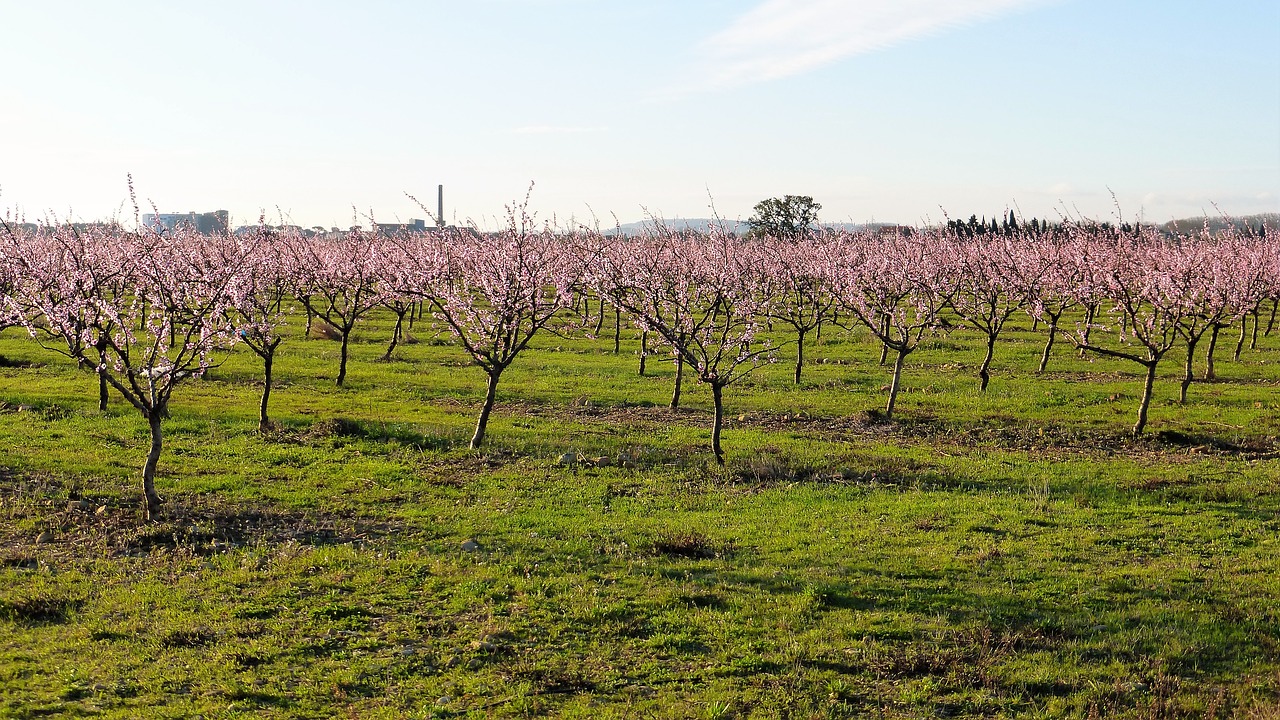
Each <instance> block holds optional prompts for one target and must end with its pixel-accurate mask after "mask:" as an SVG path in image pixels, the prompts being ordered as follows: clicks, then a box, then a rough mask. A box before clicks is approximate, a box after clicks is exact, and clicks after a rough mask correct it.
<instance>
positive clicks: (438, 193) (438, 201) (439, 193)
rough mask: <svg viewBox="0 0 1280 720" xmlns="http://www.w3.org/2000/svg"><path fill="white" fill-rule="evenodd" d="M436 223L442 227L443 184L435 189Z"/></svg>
mask: <svg viewBox="0 0 1280 720" xmlns="http://www.w3.org/2000/svg"><path fill="white" fill-rule="evenodd" d="M436 225H438V226H439V227H444V186H443V185H441V186H440V187H439V188H437V189H436Z"/></svg>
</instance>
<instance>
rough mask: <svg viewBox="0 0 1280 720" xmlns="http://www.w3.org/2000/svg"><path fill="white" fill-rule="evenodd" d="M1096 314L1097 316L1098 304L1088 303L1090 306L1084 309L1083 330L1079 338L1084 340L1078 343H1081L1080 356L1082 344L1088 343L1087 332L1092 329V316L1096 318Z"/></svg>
mask: <svg viewBox="0 0 1280 720" xmlns="http://www.w3.org/2000/svg"><path fill="white" fill-rule="evenodd" d="M1097 316H1098V306H1097V305H1090V306H1089V307H1088V308H1087V309H1086V310H1085V314H1084V332H1083V333H1082V335H1081V338H1080V339H1081V340H1083V341H1084V342H1082V343H1080V345H1081V348H1080V357H1084V347H1083V346H1084V345H1088V344H1089V333H1090V332H1092V331H1093V320H1094V318H1096V317H1097Z"/></svg>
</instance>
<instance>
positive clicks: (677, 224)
mask: <svg viewBox="0 0 1280 720" xmlns="http://www.w3.org/2000/svg"><path fill="white" fill-rule="evenodd" d="M657 222H658V223H661V224H663V225H665V226H666V227H668V228H672V229H675V230H695V231H697V232H704V233H705V232H710V230H711V228H713V227H718V226H724V227H726V228H728V229H729V231H730V232H732V233H734V234H735V235H746V234H747V231H748V230H749V229H750V227H749V226H748V225H747V222H746V221H745V220H723V221H722V220H716V219H715V218H676V219H671V220H666V219H664V220H659V221H657ZM895 224H896V223H822V227H824V228H826V229H828V230H846V231H850V232H852V231H857V230H866V229H867V228H872V229H874V228H878V227H885V226H892V225H895ZM654 226H655V221H653V220H643V221H640V222H629V223H623V224H622V225H620V226H618V227H617V228H616V229H615V228H603V229H604V231H605V232H606V233H614V232H621V233H622V234H623V235H635V234H637V233H640V232H644V231H645V230H651V229H653V228H654Z"/></svg>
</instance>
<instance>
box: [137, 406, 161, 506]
mask: <svg viewBox="0 0 1280 720" xmlns="http://www.w3.org/2000/svg"><path fill="white" fill-rule="evenodd" d="M163 416H164V408H163V407H158V408H152V409H151V411H150V412H148V413H147V425H148V426H150V428H151V451H150V452H148V453H147V462H146V464H144V465H143V466H142V499H143V502H144V504H145V509H144V511H143V513H144V516H145V517H146V519H148V520H154V519H156V517H158V516H159V514H160V504H161V502H163V501H162V500H161V499H160V496H159V495H158V494H157V493H156V465H158V464H159V462H160V449H161V447H162V445H163V443H164V436H163V434H162V433H161V431H160V420H161V418H162V417H163Z"/></svg>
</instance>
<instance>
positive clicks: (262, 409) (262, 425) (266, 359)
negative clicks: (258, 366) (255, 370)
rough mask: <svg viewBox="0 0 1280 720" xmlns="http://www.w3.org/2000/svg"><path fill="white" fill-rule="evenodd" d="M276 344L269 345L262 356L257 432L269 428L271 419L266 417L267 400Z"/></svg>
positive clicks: (269, 396) (269, 392)
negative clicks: (260, 398)
mask: <svg viewBox="0 0 1280 720" xmlns="http://www.w3.org/2000/svg"><path fill="white" fill-rule="evenodd" d="M275 356H276V346H275V345H270V346H268V347H267V349H266V354H264V355H263V356H262V401H261V402H260V403H258V432H259V433H265V432H267V431H268V430H270V429H271V421H270V420H269V419H267V401H268V400H270V399H271V366H272V365H273V364H274V363H275Z"/></svg>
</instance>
